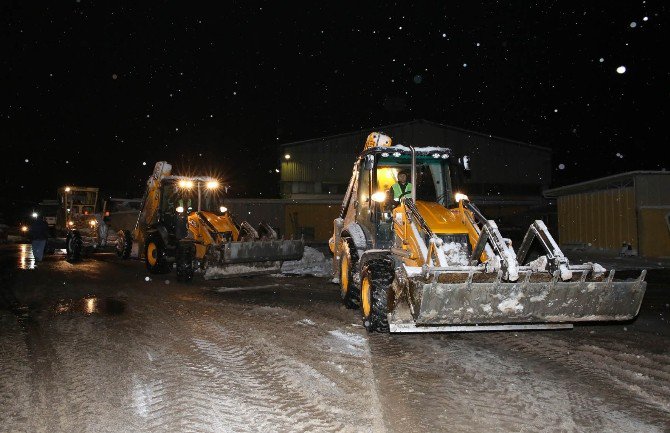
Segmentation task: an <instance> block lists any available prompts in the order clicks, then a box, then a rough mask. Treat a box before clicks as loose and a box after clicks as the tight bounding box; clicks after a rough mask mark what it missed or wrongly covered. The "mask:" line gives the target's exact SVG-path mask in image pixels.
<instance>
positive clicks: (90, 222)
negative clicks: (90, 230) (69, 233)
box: [88, 220, 98, 226]
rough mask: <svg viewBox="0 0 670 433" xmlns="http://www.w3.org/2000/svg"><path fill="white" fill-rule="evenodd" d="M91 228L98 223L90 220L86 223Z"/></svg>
mask: <svg viewBox="0 0 670 433" xmlns="http://www.w3.org/2000/svg"><path fill="white" fill-rule="evenodd" d="M88 223H89V224H90V225H91V226H95V225H96V224H97V223H98V222H97V221H96V220H91V221H89V222H88Z"/></svg>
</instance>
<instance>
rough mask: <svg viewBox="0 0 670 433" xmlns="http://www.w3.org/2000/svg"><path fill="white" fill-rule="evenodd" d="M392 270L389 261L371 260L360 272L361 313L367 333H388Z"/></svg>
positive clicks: (391, 264)
mask: <svg viewBox="0 0 670 433" xmlns="http://www.w3.org/2000/svg"><path fill="white" fill-rule="evenodd" d="M394 278H395V275H394V268H393V262H392V261H391V260H389V259H372V260H370V261H368V262H367V263H366V264H365V266H364V268H363V269H362V271H361V311H362V312H363V325H364V326H365V329H367V330H368V331H369V332H388V331H389V324H388V317H387V315H388V311H389V303H390V299H389V294H390V293H391V284H393V279H394Z"/></svg>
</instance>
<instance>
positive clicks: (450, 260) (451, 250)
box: [442, 242, 468, 266]
mask: <svg viewBox="0 0 670 433" xmlns="http://www.w3.org/2000/svg"><path fill="white" fill-rule="evenodd" d="M442 251H443V252H444V256H445V258H446V259H447V264H448V265H449V266H467V265H468V247H467V245H465V244H462V243H459V242H445V243H444V244H442Z"/></svg>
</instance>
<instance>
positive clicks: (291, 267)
mask: <svg viewBox="0 0 670 433" xmlns="http://www.w3.org/2000/svg"><path fill="white" fill-rule="evenodd" d="M332 269H333V266H332V262H331V260H330V259H329V258H326V256H324V255H323V253H322V252H320V251H318V250H316V249H314V248H311V247H305V253H304V254H303V256H302V259H300V260H293V261H290V262H284V263H283V264H282V266H281V273H282V274H293V275H313V276H315V277H329V276H330V275H331V274H332Z"/></svg>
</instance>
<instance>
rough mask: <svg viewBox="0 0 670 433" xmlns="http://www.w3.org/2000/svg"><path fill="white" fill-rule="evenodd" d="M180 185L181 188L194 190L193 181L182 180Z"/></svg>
mask: <svg viewBox="0 0 670 433" xmlns="http://www.w3.org/2000/svg"><path fill="white" fill-rule="evenodd" d="M178 185H179V188H186V189H191V188H193V181H192V180H186V179H182V180H180V181H179V184H178Z"/></svg>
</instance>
